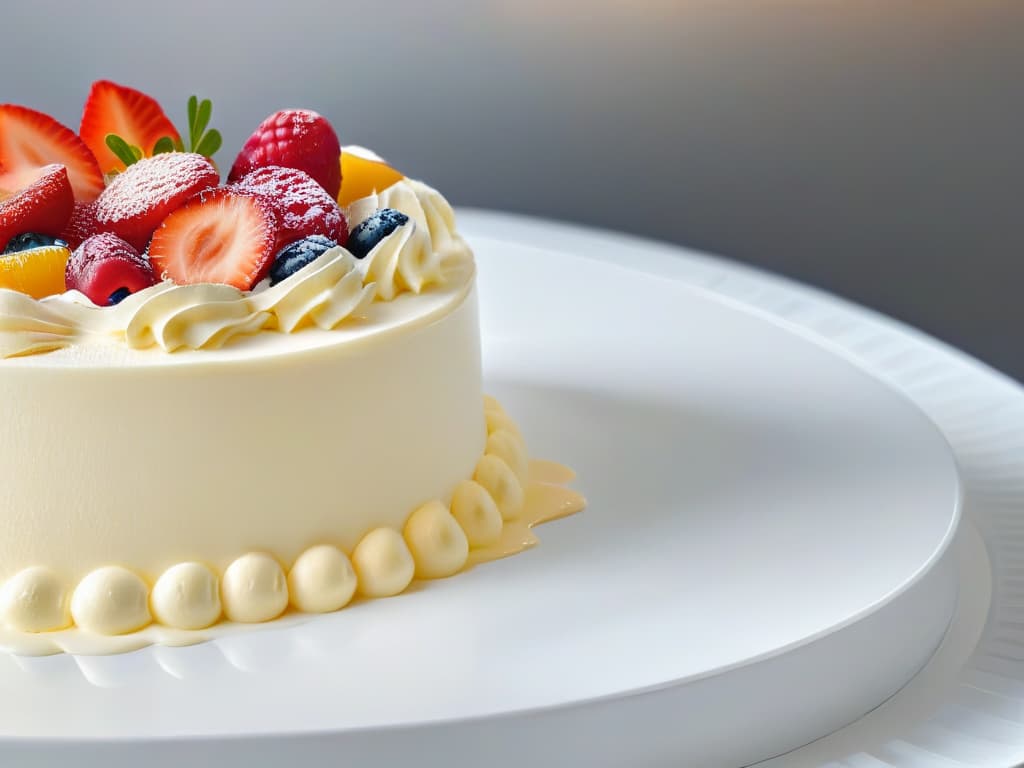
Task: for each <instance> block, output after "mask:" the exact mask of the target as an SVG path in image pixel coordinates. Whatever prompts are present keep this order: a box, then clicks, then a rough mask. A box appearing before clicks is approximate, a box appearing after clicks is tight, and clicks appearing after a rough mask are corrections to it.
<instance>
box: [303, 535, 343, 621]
mask: <svg viewBox="0 0 1024 768" xmlns="http://www.w3.org/2000/svg"><path fill="white" fill-rule="evenodd" d="M355 591H356V572H355V569H354V568H353V567H352V563H351V561H349V559H348V555H346V554H345V553H344V552H342V551H341V550H340V549H338V548H337V547H333V546H331V545H329V544H321V545H319V546H315V547H311V548H309V549H307V550H306V551H305V552H303V553H302V554H301V555H299V559H298V560H296V561H295V564H294V565H293V566H292V568H291V570H290V571H289V572H288V594H289V596H290V598H291V603H292V605H294V606H295V607H296V608H297V609H298V610H300V611H305V612H306V613H327V612H328V611H336V610H338V609H339V608H344V607H345V606H346V605H348V602H349V601H350V600H351V599H352V595H354V594H355Z"/></svg>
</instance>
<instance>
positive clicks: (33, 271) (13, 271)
mask: <svg viewBox="0 0 1024 768" xmlns="http://www.w3.org/2000/svg"><path fill="white" fill-rule="evenodd" d="M70 256H71V251H69V250H68V249H67V248H64V247H62V246H59V245H47V246H45V247H43V248H31V249H29V250H27V251H19V252H18V253H8V254H5V255H3V256H0V288H10V289H11V290H13V291H20V292H21V293H27V294H28V295H29V296H32V297H34V298H36V299H41V298H43V297H44V296H52V295H53V294H55V293H64V269H65V268H66V267H67V264H68V258H70Z"/></svg>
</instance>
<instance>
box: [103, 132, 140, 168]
mask: <svg viewBox="0 0 1024 768" xmlns="http://www.w3.org/2000/svg"><path fill="white" fill-rule="evenodd" d="M104 141H105V142H106V144H107V147H109V148H110V151H111V152H113V153H114V154H115V155H117V158H118V160H120V161H121V162H122V163H124V164H125V165H132V164H134V163H135V162H136V161H138V159H139V158H140V157H142V151H141V150H139V154H138V156H136V155H135V151H134V150H133V148H132V147H131V146H130V145H129V144H128V142H127V141H125V140H124V139H122V138H121V137H120V136H118V135H117V134H116V133H108V134H107V136H106V138H105V139H104ZM135 149H137V148H135Z"/></svg>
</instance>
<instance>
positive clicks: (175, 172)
mask: <svg viewBox="0 0 1024 768" xmlns="http://www.w3.org/2000/svg"><path fill="white" fill-rule="evenodd" d="M219 180H220V177H219V176H218V174H217V171H216V170H215V169H214V167H213V166H212V165H211V164H210V162H209V161H208V160H207V159H206V158H205V157H203V156H202V155H196V154H192V153H190V152H167V153H164V154H160V155H156V156H154V157H147V158H143V159H142V160H139V161H138V162H137V163H135V164H134V165H132V166H129V167H128V169H127V170H125V171H124V172H123V173H120V174H118V175H117V176H115V177H114V178H113V180H112V181H111V182H110V184H109V185H107V188H106V189H105V190H104V191H103V194H102V195H100V197H99V199H98V200H97V201H96V220H97V221H98V222H99V223H100V224H101V225H109V224H115V223H117V222H119V221H125V220H128V219H133V218H137V217H139V216H143V215H145V214H147V213H148V212H149V211H151V210H153V209H157V208H164V207H166V206H168V205H171V204H175V203H176V201H178V204H180V202H184V201H183V200H181V199H180V198H181V196H182V195H183V194H185V195H188V196H191V195H192V194H194V193H195V192H198V191H200V190H203V189H206V188H208V187H211V186H215V185H216V184H217V182H218V181H219Z"/></svg>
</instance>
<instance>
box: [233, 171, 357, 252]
mask: <svg viewBox="0 0 1024 768" xmlns="http://www.w3.org/2000/svg"><path fill="white" fill-rule="evenodd" d="M231 186H232V187H233V188H234V189H237V190H238V191H240V192H246V193H248V194H253V195H261V196H263V197H266V198H267V200H268V201H269V202H270V203H271V204H272V205H273V206H274V208H275V209H276V210H277V213H278V219H279V222H280V229H279V230H278V235H277V246H276V248H275V251H276V250H279V249H281V248H283V247H284V246H286V245H288V244H289V243H294V242H296V241H297V240H302V239H303V238H305V237H308V236H310V235H323V236H324V237H327V238H329V239H331V240H333V241H334V242H335V243H337V244H338V245H345V242H346V241H347V240H348V224H347V222H346V221H345V214H344V213H342V212H341V208H339V207H338V204H337V203H336V202H335V201H334V198H333V197H331V196H330V195H328V194H327V192H326V191H324V188H323V187H321V186H320V185H319V184H317V183H316V182H315V181H314V180H313V179H312V178H311V177H310V176H309V175H308V174H306V173H303V172H302V171H299V170H296V169H294V168H281V167H279V166H276V165H268V166H265V167H263V168H257V169H255V170H254V171H250V172H249V173H247V174H246V175H245V176H243V177H242V178H241V179H239V180H238V181H237V182H235V183H234V184H232V185H231Z"/></svg>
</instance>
